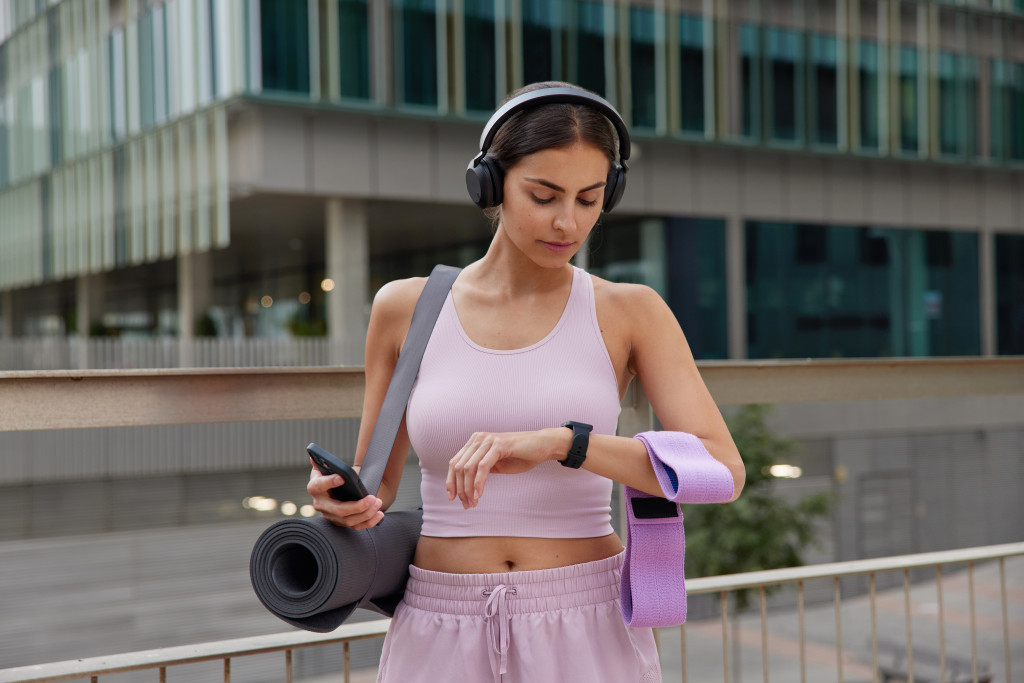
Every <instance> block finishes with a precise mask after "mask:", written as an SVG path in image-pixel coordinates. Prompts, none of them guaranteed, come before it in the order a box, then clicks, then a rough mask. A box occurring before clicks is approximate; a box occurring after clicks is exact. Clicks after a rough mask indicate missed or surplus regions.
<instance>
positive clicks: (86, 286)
mask: <svg viewBox="0 0 1024 683" xmlns="http://www.w3.org/2000/svg"><path fill="white" fill-rule="evenodd" d="M104 288H105V287H104V276H103V274H102V273H96V274H93V275H80V276H79V277H78V280H76V282H75V317H76V319H77V320H76V325H77V327H78V330H77V333H78V348H77V351H76V353H75V367H76V368H78V369H82V370H84V369H86V368H88V367H89V330H90V329H91V328H92V326H93V325H94V324H96V323H98V322H100V320H102V318H103V304H104V298H105V293H104Z"/></svg>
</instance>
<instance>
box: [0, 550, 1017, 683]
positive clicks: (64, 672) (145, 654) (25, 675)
mask: <svg viewBox="0 0 1024 683" xmlns="http://www.w3.org/2000/svg"><path fill="white" fill-rule="evenodd" d="M1022 555H1024V543H1009V544H1004V545H996V546H988V547H981V548H966V549H961V550H950V551H944V552H935V553H920V554H916V555H903V556H898V557H886V558H879V559H871V560H857V561H852V562H837V563H829V564H820V565H814V566H808V567H795V568H790V569H774V570H768V571H759V572H749V573H745V574H732V575H729V576H716V577H707V578H698V579H691V580H690V581H689V582H688V583H687V593H688V594H689V595H691V596H693V595H701V594H717V595H718V596H719V598H720V601H721V605H722V609H721V625H722V630H721V633H722V663H723V666H722V673H723V678H722V680H723V681H724V682H725V683H729V682H730V681H731V680H732V679H731V678H730V664H729V610H728V608H727V603H728V600H727V596H728V594H729V593H730V592H732V591H737V590H742V589H757V590H758V593H759V596H760V613H761V639H762V648H761V656H762V662H763V680H764V681H765V683H767V682H768V681H769V680H770V672H769V664H768V651H769V630H768V626H767V600H766V589H767V588H768V587H771V586H779V585H783V584H794V585H796V586H797V591H798V596H799V601H798V610H797V618H798V620H799V624H800V629H799V638H800V647H801V656H800V681H801V683H805V682H806V681H807V680H808V678H807V669H806V658H805V656H804V648H805V647H806V629H805V627H804V614H805V608H804V600H803V595H804V592H803V591H804V584H805V583H806V582H807V581H810V580H814V579H829V580H832V581H833V582H834V586H835V588H834V595H835V598H834V608H835V613H836V618H835V628H836V635H837V638H836V653H835V655H836V671H837V672H838V681H839V683H842V682H843V680H844V677H843V662H844V656H843V643H842V638H841V633H842V621H841V618H840V608H841V595H840V589H839V580H840V578H841V577H844V576H853V575H867V576H868V577H869V579H870V581H871V591H870V598H869V600H870V605H871V650H872V670H873V671H874V678H873V680H874V681H875V682H876V683H877V682H878V681H879V680H880V677H881V676H882V672H883V671H884V669H883V667H882V666H881V664H880V660H879V637H878V628H877V626H878V625H877V618H876V602H877V598H876V591H875V587H874V586H875V577H876V576H877V575H878V574H879V573H882V572H891V571H901V572H902V573H903V576H904V595H905V600H904V605H905V618H906V623H907V640H906V667H905V671H904V672H902V675H905V677H906V680H909V681H913V680H915V678H914V676H915V673H914V644H913V638H912V632H911V629H910V626H909V625H910V616H911V606H912V601H911V598H910V578H909V573H910V571H911V570H912V569H921V568H933V569H934V570H935V573H936V577H937V579H938V580H937V582H936V585H937V586H938V599H939V604H940V610H939V613H938V636H939V658H940V664H939V667H940V674H939V676H940V677H939V679H938V680H939V681H949V680H951V679H950V678H949V677H948V671H947V654H946V647H945V638H944V630H945V621H944V618H943V610H942V609H941V604H942V585H943V581H942V578H943V574H942V570H943V567H945V566H948V565H954V564H964V563H966V565H967V572H968V577H969V584H970V590H971V604H972V610H971V624H970V633H971V644H972V648H971V680H972V681H976V682H977V681H984V680H988V679H987V678H983V675H984V674H985V673H986V672H985V671H984V670H983V668H982V665H981V664H980V663H979V660H978V652H977V646H976V633H977V628H976V623H975V612H974V609H973V596H974V581H973V572H974V567H975V565H976V564H977V563H979V562H985V561H992V560H995V561H997V562H998V563H999V577H1000V581H999V587H1000V595H1001V599H1002V604H1003V611H1002V631H1003V649H1004V657H1005V672H1006V679H1005V680H1007V681H1010V680H1013V678H1012V675H1011V671H1012V668H1011V667H1012V665H1011V650H1010V644H1011V639H1010V625H1009V617H1008V613H1007V610H1006V604H1007V602H1008V600H1007V598H1008V596H1007V587H1006V571H1005V562H1006V558H1009V557H1015V556H1022ZM388 624H389V621H388V620H387V619H380V620H377V621H370V622H363V623H358V624H345V625H342V626H341V627H339V628H338V629H337V630H336V631H334V632H333V633H329V634H317V633H306V632H290V633H280V634H274V635H268V636H255V637H251V638H238V639H234V640H223V641H218V642H210V643H203V644H199V645H188V646H180V647H168V648H162V649H158V650H146V651H141V652H129V653H125V654H118V655H111V656H108V657H94V658H89V659H78V660H71V661H66V662H55V663H51V664H43V665H36V666H26V667H20V668H15V669H6V670H0V683H55V682H56V681H66V680H70V679H75V678H86V677H88V678H90V679H91V680H92V681H93V683H98V681H99V680H100V676H108V675H112V674H119V673H125V672H131V671H142V670H156V671H158V676H159V680H160V681H161V683H164V682H165V681H166V680H167V670H168V668H170V667H174V666H180V665H185V664H193V663H197V662H208V661H217V660H219V661H221V662H223V673H224V681H225V683H230V681H231V663H232V660H235V659H238V658H241V657H246V656H251V655H257V654H266V653H275V652H280V653H283V654H284V662H283V667H284V680H285V681H287V682H288V683H292V680H293V671H292V661H293V656H294V652H295V651H296V650H299V649H302V648H308V647H313V646H321V645H330V644H335V645H337V644H341V645H342V646H343V648H344V665H343V669H342V671H341V672H340V673H341V676H340V680H342V681H344V682H345V683H349V681H350V680H351V668H350V663H349V645H350V643H352V642H355V641H357V640H364V639H367V638H382V637H384V635H385V634H386V633H387V628H388ZM665 630H667V629H665ZM686 631H687V625H686V624H684V625H682V626H681V627H679V637H680V643H681V657H682V671H681V680H682V681H683V683H687V681H688V678H689V677H688V675H687V667H686V661H687V656H686V642H687V641H686ZM928 680H931V679H928ZM958 680H959V679H958Z"/></svg>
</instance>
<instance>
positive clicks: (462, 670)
mask: <svg viewBox="0 0 1024 683" xmlns="http://www.w3.org/2000/svg"><path fill="white" fill-rule="evenodd" d="M623 557H624V555H623V554H622V553H620V554H618V555H616V556H615V557H609V558H608V559H605V560H598V561H597V562H586V563H584V564H576V565H572V566H569V567H559V568H557V569H541V570H536V571H522V572H508V573H504V574H446V573H443V572H432V571H427V570H425V569H420V568H418V567H411V568H410V577H409V584H408V586H407V587H406V590H405V598H404V599H403V600H402V602H401V603H400V604H399V606H398V609H397V610H396V612H395V616H394V619H393V620H392V622H391V626H390V627H389V629H388V634H387V638H386V639H385V640H384V652H383V654H382V655H381V661H380V670H379V673H378V676H377V681H378V683H415V682H416V681H425V682H429V683H436V681H445V683H456V682H458V681H467V682H472V683H479V682H480V681H491V680H493V681H499V682H501V683H513V682H514V683H520V682H522V683H527V682H529V683H536V682H537V681H560V682H563V683H602V682H605V681H607V682H608V683H633V682H636V683H660V681H661V667H660V664H659V662H658V651H657V649H656V648H655V645H654V634H653V633H652V631H651V629H649V628H630V627H628V626H626V625H625V623H624V622H623V621H622V612H621V609H620V607H619V571H620V569H621V567H622V560H623Z"/></svg>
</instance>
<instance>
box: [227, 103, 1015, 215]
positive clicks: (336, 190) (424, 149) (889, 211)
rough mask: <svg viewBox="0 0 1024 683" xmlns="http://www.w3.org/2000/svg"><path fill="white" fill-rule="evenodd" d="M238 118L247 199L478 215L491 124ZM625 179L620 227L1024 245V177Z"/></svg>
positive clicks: (932, 168) (785, 158)
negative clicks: (949, 234) (482, 151)
mask: <svg viewBox="0 0 1024 683" xmlns="http://www.w3.org/2000/svg"><path fill="white" fill-rule="evenodd" d="M239 106H240V107H241V109H239V110H238V111H236V112H233V113H232V116H231V119H230V121H231V124H230V129H229V140H230V160H231V162H230V168H231V171H230V174H231V184H232V187H233V191H234V192H235V193H236V194H238V193H243V194H244V193H252V192H271V193H299V194H309V195H334V196H345V197H363V198H384V199H396V200H405V201H409V200H419V201H422V200H426V201H435V202H440V203H449V202H451V203H455V204H458V205H468V203H469V202H468V197H467V194H466V190H465V184H464V180H463V177H464V174H465V168H466V164H467V163H468V162H469V160H470V158H472V156H473V154H474V153H475V151H476V150H477V149H478V147H477V144H478V139H479V134H480V131H481V129H482V127H483V124H482V123H480V124H469V123H465V122H461V121H459V122H454V121H447V120H443V119H438V120H436V121H430V120H423V119H421V118H412V117H409V118H403V117H399V116H397V115H378V114H374V115H372V116H371V115H365V114H357V113H350V112H344V113H342V112H330V111H326V110H316V111H312V110H304V109H297V108H284V107H274V106H269V105H260V106H256V105H252V104H243V105H239ZM628 177H629V184H628V189H627V191H626V194H625V197H624V198H623V200H622V204H621V205H620V208H619V209H617V211H616V212H617V213H618V214H641V215H642V214H651V215H679V216H707V217H726V216H740V217H742V218H744V219H751V220H778V221H793V222H820V223H836V224H858V225H860V224H870V225H881V226H886V227H909V228H933V229H934V228H950V229H959V230H977V229H980V228H982V227H986V228H989V229H996V230H999V231H1004V232H1019V233H1024V171H1021V170H1009V169H991V168H985V167H982V166H966V165H962V164H952V163H950V164H945V163H937V162H931V161H916V160H896V159H872V158H868V157H857V156H851V155H839V154H825V153H810V152H803V151H790V150H773V149H764V148H750V147H742V146H733V145H725V144H720V143H713V144H705V143H696V142H684V141H666V140H664V139H661V138H646V139H645V138H643V137H637V138H636V139H635V140H634V154H633V158H631V160H630V172H629V176H628ZM374 227H375V229H379V230H387V226H374Z"/></svg>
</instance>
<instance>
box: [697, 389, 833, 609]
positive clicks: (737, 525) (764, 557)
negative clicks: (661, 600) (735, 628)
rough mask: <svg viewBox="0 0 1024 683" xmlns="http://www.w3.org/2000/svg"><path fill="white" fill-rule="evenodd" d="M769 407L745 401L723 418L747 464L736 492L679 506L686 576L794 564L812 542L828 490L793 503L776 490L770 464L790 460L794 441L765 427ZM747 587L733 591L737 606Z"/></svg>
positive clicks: (745, 600) (744, 601) (743, 602)
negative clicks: (726, 498)
mask: <svg viewBox="0 0 1024 683" xmlns="http://www.w3.org/2000/svg"><path fill="white" fill-rule="evenodd" d="M768 411H769V407H768V406H765V405H747V406H744V407H743V408H741V409H740V410H739V411H738V412H737V413H736V414H735V415H734V416H733V417H731V418H729V419H728V420H727V422H728V424H729V430H730V432H731V433H732V436H733V439H734V440H735V442H736V446H737V448H738V449H739V452H740V455H741V456H742V457H743V462H744V465H745V467H746V473H747V480H746V484H745V486H744V488H743V493H742V494H741V495H740V497H739V498H738V499H737V500H735V501H733V502H732V503H729V504H728V505H684V506H682V507H683V518H684V519H685V520H686V570H687V571H686V573H687V575H689V576H718V575H721V574H736V573H740V572H750V571H759V570H762V569H776V568H779V567H795V566H799V565H802V564H804V560H803V552H804V550H805V549H806V548H807V547H808V546H809V545H811V544H814V543H816V539H815V521H816V520H818V519H820V518H823V517H827V516H828V515H829V513H830V511H831V507H832V497H831V494H830V493H828V492H820V493H814V494H811V495H808V496H805V497H803V498H802V499H801V500H799V501H798V502H797V503H795V504H794V503H791V502H788V501H786V500H783V499H781V498H780V497H779V496H777V495H775V493H774V491H773V489H774V486H773V482H774V479H775V477H773V476H772V475H771V474H770V472H769V468H770V467H771V466H772V465H775V464H780V463H789V462H792V456H793V455H794V454H795V453H797V452H798V449H799V444H798V443H796V442H795V441H793V440H791V439H786V438H783V437H780V436H779V435H777V434H775V433H774V432H772V431H771V430H770V429H769V428H768V426H767V425H766V424H765V417H766V416H767V414H768ZM752 591H753V589H745V590H741V591H737V592H736V594H735V598H736V607H737V609H738V610H740V611H742V610H744V609H745V608H746V607H747V606H748V604H749V601H750V596H751V594H752Z"/></svg>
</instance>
